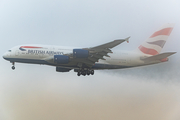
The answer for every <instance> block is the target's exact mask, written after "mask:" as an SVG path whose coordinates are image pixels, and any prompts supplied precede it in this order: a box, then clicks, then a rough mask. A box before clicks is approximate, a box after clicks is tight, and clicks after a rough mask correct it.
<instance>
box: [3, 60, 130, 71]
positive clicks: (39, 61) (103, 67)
mask: <svg viewBox="0 0 180 120" xmlns="http://www.w3.org/2000/svg"><path fill="white" fill-rule="evenodd" d="M4 59H6V60H8V61H10V62H20V63H30V64H45V65H52V66H60V65H58V64H52V63H48V62H47V61H45V60H35V59H22V58H4ZM61 66H62V67H69V68H76V69H77V68H78V67H77V66H76V65H73V66H68V65H61ZM129 67H132V66H122V65H110V64H101V63H95V65H94V66H92V69H96V70H97V69H122V68H129Z"/></svg>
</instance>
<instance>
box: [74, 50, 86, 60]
mask: <svg viewBox="0 0 180 120" xmlns="http://www.w3.org/2000/svg"><path fill="white" fill-rule="evenodd" d="M88 56H89V51H88V50H84V49H73V57H74V58H88Z"/></svg>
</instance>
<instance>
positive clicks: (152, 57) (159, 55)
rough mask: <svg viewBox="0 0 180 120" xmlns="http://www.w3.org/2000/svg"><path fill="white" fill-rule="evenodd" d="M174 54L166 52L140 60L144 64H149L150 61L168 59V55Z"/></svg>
mask: <svg viewBox="0 0 180 120" xmlns="http://www.w3.org/2000/svg"><path fill="white" fill-rule="evenodd" d="M175 53H176V52H167V53H161V54H158V55H154V56H151V57H147V58H142V59H141V60H143V61H145V62H151V61H156V60H163V59H165V58H167V57H169V56H170V55H173V54H175Z"/></svg>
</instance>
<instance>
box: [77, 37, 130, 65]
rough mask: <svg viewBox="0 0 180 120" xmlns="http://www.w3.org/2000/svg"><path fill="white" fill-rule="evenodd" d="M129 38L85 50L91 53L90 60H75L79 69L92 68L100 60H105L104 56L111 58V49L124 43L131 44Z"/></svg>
mask: <svg viewBox="0 0 180 120" xmlns="http://www.w3.org/2000/svg"><path fill="white" fill-rule="evenodd" d="M129 38H130V37H128V38H126V39H118V40H114V41H112V42H109V43H105V44H102V45H99V46H95V47H91V48H83V49H85V50H88V51H89V56H88V58H85V59H74V61H77V62H78V66H79V67H82V66H84V67H90V68H91V67H92V66H93V65H94V64H95V62H98V60H99V59H102V60H105V59H104V56H106V57H110V56H109V55H108V53H112V51H111V49H112V48H113V47H115V46H117V45H119V44H121V43H123V42H124V41H127V42H129Z"/></svg>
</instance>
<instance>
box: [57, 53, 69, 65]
mask: <svg viewBox="0 0 180 120" xmlns="http://www.w3.org/2000/svg"><path fill="white" fill-rule="evenodd" d="M54 63H57V64H68V63H69V56H65V55H54Z"/></svg>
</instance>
